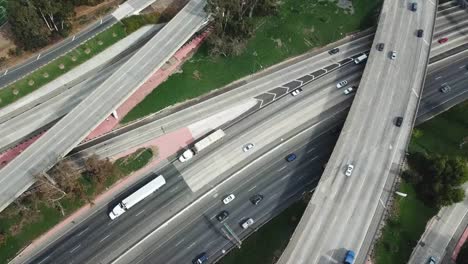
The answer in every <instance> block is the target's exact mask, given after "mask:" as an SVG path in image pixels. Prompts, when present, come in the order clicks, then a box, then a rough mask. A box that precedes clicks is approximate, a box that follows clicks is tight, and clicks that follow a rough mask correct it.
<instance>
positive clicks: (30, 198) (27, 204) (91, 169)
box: [0, 147, 158, 263]
mask: <svg viewBox="0 0 468 264" xmlns="http://www.w3.org/2000/svg"><path fill="white" fill-rule="evenodd" d="M157 151H158V150H157V148H156V147H152V148H141V149H138V150H136V151H135V152H134V153H131V154H129V155H128V156H125V157H121V158H119V159H117V160H116V161H115V162H114V163H111V162H110V161H108V160H100V159H98V158H97V157H96V156H91V157H90V158H88V159H87V160H86V161H85V166H84V170H83V171H82V172H81V173H79V172H78V171H77V170H76V168H75V167H74V165H73V164H71V163H68V162H64V163H59V164H58V165H57V166H55V167H54V169H52V170H51V171H50V173H49V174H50V175H51V177H53V178H54V179H55V180H56V181H57V183H58V186H59V188H60V189H61V190H63V191H64V192H65V193H66V194H64V193H63V192H61V191H56V189H55V188H54V187H52V186H51V185H50V184H49V183H48V182H47V181H46V180H44V179H42V178H41V179H39V180H38V184H36V185H35V188H31V190H30V191H28V192H26V193H25V194H24V195H23V196H22V197H21V198H20V199H18V200H17V201H16V202H15V203H13V204H11V205H10V206H9V207H7V208H6V209H5V210H4V211H2V212H1V213H0V263H7V262H8V261H9V260H10V259H11V258H12V257H14V256H15V254H16V253H17V252H18V251H19V250H21V249H22V248H24V247H25V246H27V245H28V244H29V243H31V241H32V240H34V239H35V238H37V237H39V236H40V235H42V234H43V233H45V232H47V231H48V230H49V229H50V228H52V227H53V226H55V225H56V224H58V223H59V222H60V221H62V220H63V219H64V218H66V217H67V216H69V215H71V214H72V213H73V212H74V211H76V210H77V209H79V208H80V207H82V206H84V205H85V204H86V203H91V205H92V203H93V200H94V199H95V198H96V197H97V196H98V195H99V194H101V193H103V192H104V191H106V190H107V189H108V188H109V187H110V186H112V185H114V184H115V183H116V182H118V181H119V180H121V179H122V178H124V177H126V176H128V175H130V174H131V173H133V172H136V171H138V170H140V169H141V168H143V167H145V166H146V165H147V164H148V163H149V162H151V161H152V160H154V159H156V158H157V156H158V154H157ZM69 178H73V179H76V181H69V180H68V179H69ZM51 190H54V193H51ZM62 195H63V197H62ZM56 199H57V201H55V200H56Z"/></svg>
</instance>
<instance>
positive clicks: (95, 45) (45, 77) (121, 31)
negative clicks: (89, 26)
mask: <svg viewBox="0 0 468 264" xmlns="http://www.w3.org/2000/svg"><path fill="white" fill-rule="evenodd" d="M158 19H159V14H149V15H142V16H135V17H129V18H126V19H123V20H122V22H121V23H118V24H115V25H113V26H111V27H110V28H108V29H107V30H105V31H103V32H101V33H99V34H97V35H96V36H95V37H93V38H92V39H90V40H88V41H86V42H85V43H83V44H81V45H80V46H78V47H77V48H75V49H73V50H72V51H70V52H69V53H67V54H65V55H63V56H61V57H59V58H57V59H56V60H54V61H52V62H50V63H49V64H47V65H45V66H44V67H41V68H40V69H38V70H36V71H35V72H33V73H31V74H28V75H26V76H25V77H23V78H22V79H20V80H18V81H16V82H14V83H12V84H10V85H8V86H7V87H5V88H3V89H0V108H1V107H4V106H6V105H8V104H10V103H12V102H14V101H16V100H18V99H20V98H21V97H23V96H25V95H27V94H29V93H31V92H33V91H35V90H37V89H39V88H40V87H42V86H43V85H45V84H47V83H49V82H51V81H53V80H55V79H57V78H58V77H59V76H61V75H63V74H64V73H66V72H68V71H70V70H71V69H73V68H75V67H77V66H78V65H80V64H82V63H83V62H85V61H87V60H89V59H90V58H92V57H94V56H95V55H97V54H98V53H100V52H102V51H103V50H105V49H106V48H108V47H110V46H112V45H113V44H115V43H116V42H118V41H119V40H121V39H123V38H125V37H126V36H128V35H129V34H130V33H132V32H134V31H135V30H137V29H138V28H140V27H142V26H144V25H147V24H156V23H157V22H158Z"/></svg>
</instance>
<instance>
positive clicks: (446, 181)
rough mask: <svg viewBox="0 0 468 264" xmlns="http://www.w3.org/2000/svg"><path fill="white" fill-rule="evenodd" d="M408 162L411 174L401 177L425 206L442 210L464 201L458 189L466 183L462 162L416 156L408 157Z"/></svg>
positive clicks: (440, 157)
mask: <svg viewBox="0 0 468 264" xmlns="http://www.w3.org/2000/svg"><path fill="white" fill-rule="evenodd" d="M408 162H409V165H410V167H411V168H412V169H413V171H410V172H406V173H405V174H404V176H405V177H406V179H407V180H409V181H410V182H412V183H413V184H414V185H415V186H416V191H417V193H418V195H419V196H420V197H421V198H422V199H423V200H424V201H425V202H428V203H429V204H430V205H432V206H434V207H436V208H441V207H443V206H447V205H450V204H453V203H457V202H460V201H462V200H463V199H464V197H465V192H464V190H463V189H462V188H461V187H460V186H461V185H462V184H463V183H464V182H466V181H467V180H468V166H467V161H466V160H465V159H462V158H459V157H455V158H451V157H448V156H441V155H433V156H429V155H425V154H423V153H420V152H415V153H411V154H410V156H409V157H408Z"/></svg>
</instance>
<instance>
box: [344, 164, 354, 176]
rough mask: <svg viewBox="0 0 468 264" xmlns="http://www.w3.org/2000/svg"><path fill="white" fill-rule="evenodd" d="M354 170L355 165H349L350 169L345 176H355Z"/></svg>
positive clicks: (347, 169)
mask: <svg viewBox="0 0 468 264" xmlns="http://www.w3.org/2000/svg"><path fill="white" fill-rule="evenodd" d="M353 169H354V165H353V164H348V167H347V168H346V172H345V175H346V176H348V177H349V176H351V174H353Z"/></svg>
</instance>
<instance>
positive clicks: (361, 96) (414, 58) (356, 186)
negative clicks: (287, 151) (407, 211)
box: [278, 0, 437, 264]
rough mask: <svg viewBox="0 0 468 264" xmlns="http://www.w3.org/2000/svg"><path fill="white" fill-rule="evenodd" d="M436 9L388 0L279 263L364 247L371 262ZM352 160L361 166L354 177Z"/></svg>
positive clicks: (323, 259) (332, 259) (318, 259)
mask: <svg viewBox="0 0 468 264" xmlns="http://www.w3.org/2000/svg"><path fill="white" fill-rule="evenodd" d="M411 3H417V10H414V11H412V10H411V8H410V6H411ZM436 9H437V6H436V2H434V1H430V0H429V1H422V0H417V1H411V2H410V1H393V0H387V1H385V2H384V4H383V7H382V11H381V15H380V20H379V24H378V27H377V32H376V35H375V38H374V43H373V48H372V50H371V53H370V57H369V61H368V62H367V64H366V68H365V70H364V74H363V76H362V79H361V82H360V85H359V89H358V92H357V94H356V96H355V99H354V101H353V104H352V106H351V110H350V112H349V115H348V117H347V119H346V122H345V125H344V128H343V130H342V132H341V135H340V137H339V139H338V142H337V144H336V146H335V149H334V151H333V154H332V156H331V158H330V160H329V162H328V164H327V168H326V170H325V171H324V174H323V176H322V178H321V179H320V182H319V185H318V187H317V189H316V191H315V193H314V195H313V197H312V199H311V201H310V203H309V205H308V207H307V209H306V211H305V213H304V215H303V217H302V219H301V221H300V223H299V225H298V227H297V228H296V230H295V233H294V235H293V237H292V239H291V241H290V242H289V245H288V246H287V248H286V250H285V252H284V253H283V255H282V256H281V258H280V260H279V262H278V263H281V264H284V263H290V264H305V263H307V264H312V263H313V264H315V263H320V264H322V263H340V262H342V261H343V259H344V257H345V254H346V251H347V250H353V251H354V252H356V263H363V262H364V261H365V257H366V255H367V250H368V247H369V244H368V243H367V242H366V241H369V240H372V239H373V233H374V232H375V231H374V230H373V228H372V227H373V225H372V223H373V222H379V221H380V217H381V215H382V213H383V211H382V206H381V202H379V201H386V200H387V199H386V197H387V195H388V192H386V191H384V187H385V190H389V189H391V187H392V183H393V179H394V177H395V173H398V171H399V164H400V160H401V158H402V156H404V153H405V149H406V144H407V140H408V138H409V135H410V133H411V129H412V127H413V122H414V119H415V116H416V115H415V113H416V111H417V107H418V102H419V96H420V94H421V91H422V85H423V81H424V75H425V72H426V65H427V62H428V57H429V52H430V43H431V39H432V31H433V26H434V21H435V14H436ZM418 29H423V30H424V32H425V33H424V36H423V37H421V38H418V37H417V36H416V32H417V30H418ZM378 43H385V49H384V50H383V51H378V50H377V49H376V48H375V47H376V46H377V44H378ZM393 52H395V58H391V57H392V56H391V55H392V53H393ZM399 116H401V117H403V118H404V121H403V124H402V126H401V127H397V126H396V125H395V119H396V118H397V117H399ZM348 165H353V166H354V170H353V171H352V173H351V176H349V177H347V176H346V175H345V171H346V169H347V167H348ZM390 172H392V173H391V174H390ZM389 175H390V176H389ZM382 195H383V196H384V197H383V198H381V196H382ZM382 204H383V203H382ZM379 207H380V208H379Z"/></svg>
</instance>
